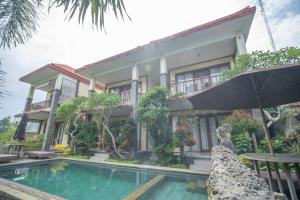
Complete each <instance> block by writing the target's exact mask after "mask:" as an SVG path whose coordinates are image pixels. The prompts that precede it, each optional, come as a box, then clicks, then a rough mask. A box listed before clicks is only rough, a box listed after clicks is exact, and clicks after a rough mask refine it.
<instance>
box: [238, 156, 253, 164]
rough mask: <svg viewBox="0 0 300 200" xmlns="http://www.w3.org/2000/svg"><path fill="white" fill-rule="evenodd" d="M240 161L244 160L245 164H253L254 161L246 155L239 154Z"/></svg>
mask: <svg viewBox="0 0 300 200" xmlns="http://www.w3.org/2000/svg"><path fill="white" fill-rule="evenodd" d="M239 159H240V161H242V162H243V163H244V164H245V165H247V166H251V165H252V161H251V160H249V159H247V158H245V157H244V156H242V155H240V156H239Z"/></svg>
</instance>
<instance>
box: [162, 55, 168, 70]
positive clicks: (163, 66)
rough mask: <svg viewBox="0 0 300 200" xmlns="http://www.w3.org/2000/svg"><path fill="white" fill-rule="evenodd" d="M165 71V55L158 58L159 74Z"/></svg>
mask: <svg viewBox="0 0 300 200" xmlns="http://www.w3.org/2000/svg"><path fill="white" fill-rule="evenodd" d="M167 72H168V71H167V61H166V58H165V57H162V58H160V74H166V73H167Z"/></svg>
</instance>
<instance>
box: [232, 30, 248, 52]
mask: <svg viewBox="0 0 300 200" xmlns="http://www.w3.org/2000/svg"><path fill="white" fill-rule="evenodd" d="M235 45H236V55H237V56H240V55H242V54H244V53H247V48H246V42H245V38H244V34H243V31H241V30H239V31H236V32H235Z"/></svg>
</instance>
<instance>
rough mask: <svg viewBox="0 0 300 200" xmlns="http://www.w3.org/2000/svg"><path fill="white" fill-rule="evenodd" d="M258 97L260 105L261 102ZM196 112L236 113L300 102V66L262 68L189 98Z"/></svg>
mask: <svg viewBox="0 0 300 200" xmlns="http://www.w3.org/2000/svg"><path fill="white" fill-rule="evenodd" d="M258 98H259V100H260V102H259V101H258ZM189 100H190V101H191V102H192V104H193V106H194V108H195V109H214V110H236V109H253V108H259V107H260V106H259V103H261V107H262V108H267V107H274V106H278V105H283V104H288V103H293V102H297V101H300V65H299V64H297V65H284V66H281V67H277V68H269V69H259V70H254V71H251V72H246V73H243V74H241V75H238V76H236V77H234V78H232V79H230V80H228V81H225V82H224V83H222V84H220V85H217V86H215V87H213V88H211V89H208V90H206V91H203V92H200V93H198V94H196V95H193V96H191V97H190V98H189Z"/></svg>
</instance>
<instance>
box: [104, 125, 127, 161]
mask: <svg viewBox="0 0 300 200" xmlns="http://www.w3.org/2000/svg"><path fill="white" fill-rule="evenodd" d="M103 127H104V128H105V130H106V131H107V132H108V134H109V135H110V137H111V140H112V143H113V147H114V150H115V152H116V154H117V155H118V156H119V157H120V158H122V159H125V157H124V156H123V155H122V154H120V152H119V150H118V149H117V146H116V143H115V137H114V135H113V134H112V132H111V131H110V130H109V128H108V126H107V125H106V124H105V123H103Z"/></svg>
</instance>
